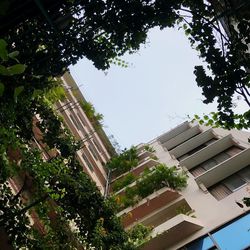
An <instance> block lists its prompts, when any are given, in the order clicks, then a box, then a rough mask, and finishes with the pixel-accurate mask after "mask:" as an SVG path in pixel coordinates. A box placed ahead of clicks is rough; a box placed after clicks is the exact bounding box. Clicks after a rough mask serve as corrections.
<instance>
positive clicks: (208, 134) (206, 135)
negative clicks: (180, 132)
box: [169, 129, 214, 158]
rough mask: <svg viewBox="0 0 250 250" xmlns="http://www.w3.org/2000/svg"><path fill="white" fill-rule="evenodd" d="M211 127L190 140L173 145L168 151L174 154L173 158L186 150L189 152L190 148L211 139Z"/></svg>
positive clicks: (212, 136)
mask: <svg viewBox="0 0 250 250" xmlns="http://www.w3.org/2000/svg"><path fill="white" fill-rule="evenodd" d="M212 131H213V130H212V129H209V130H207V131H205V132H203V133H201V134H199V135H197V136H195V137H193V138H191V139H190V140H188V141H186V142H184V143H182V144H181V145H179V146H177V147H175V148H174V149H172V150H171V151H170V152H169V153H170V154H171V155H174V156H175V158H178V157H180V156H182V155H184V154H186V153H187V152H189V151H190V150H193V149H195V148H196V147H198V146H200V145H202V144H204V143H206V142H207V141H209V140H211V139H213V138H214V134H213V132H212Z"/></svg>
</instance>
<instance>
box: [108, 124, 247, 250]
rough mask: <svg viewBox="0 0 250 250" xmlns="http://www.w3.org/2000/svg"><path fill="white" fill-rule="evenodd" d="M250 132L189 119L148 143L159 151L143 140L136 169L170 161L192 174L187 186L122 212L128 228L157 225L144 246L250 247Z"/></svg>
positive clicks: (158, 249)
mask: <svg viewBox="0 0 250 250" xmlns="http://www.w3.org/2000/svg"><path fill="white" fill-rule="evenodd" d="M249 137H250V133H248V132H244V131H236V130H231V131H226V130H223V129H221V128H209V127H205V126H201V125H199V124H196V123H190V122H184V123H182V124H181V125H179V126H177V127H176V128H174V129H172V130H170V131H169V132H167V133H164V134H163V135H161V136H159V137H158V138H156V139H154V140H152V141H151V142H149V143H148V144H147V145H150V146H152V147H153V148H154V149H155V152H154V153H150V152H147V150H145V149H144V146H145V144H140V145H138V146H137V149H138V152H139V159H140V161H139V165H138V166H137V167H135V168H133V169H132V170H130V173H133V174H135V175H137V176H138V175H140V174H141V173H142V171H143V169H145V168H146V167H148V168H154V167H155V166H157V164H159V163H165V164H166V165H167V166H169V167H171V166H176V167H177V169H179V170H180V171H185V172H186V174H187V175H188V181H187V187H186V188H184V189H183V190H182V191H176V190H173V189H170V188H167V187H164V188H161V189H159V190H157V191H155V192H154V193H152V194H151V195H149V196H148V197H146V198H144V199H142V200H140V201H139V202H138V203H137V204H135V205H133V206H130V207H127V208H125V209H124V210H123V211H121V212H120V213H119V214H118V216H121V218H122V221H123V224H124V226H125V228H126V229H128V228H131V227H132V226H134V225H135V224H137V223H142V224H144V225H146V226H153V230H152V232H151V239H150V240H149V241H148V242H146V243H145V244H144V245H143V246H142V247H141V249H143V250H175V249H182V250H212V249H221V250H243V249H245V250H246V249H250V214H249V213H248V208H247V207H246V206H245V205H244V203H243V202H242V199H243V198H244V197H249V196H250V192H249V189H250V185H249V181H250V144H249V142H248V138H249ZM151 154H154V155H155V156H157V158H158V160H155V159H152V157H150V155H151ZM125 175H126V173H125V174H123V175H122V176H125ZM119 178H121V177H116V179H115V180H117V179H119ZM115 180H113V181H112V183H113V182H114V181H115ZM112 183H111V186H112ZM133 185H135V183H132V184H130V185H129V186H133ZM119 192H120V193H122V192H124V189H122V190H120V191H118V193H119Z"/></svg>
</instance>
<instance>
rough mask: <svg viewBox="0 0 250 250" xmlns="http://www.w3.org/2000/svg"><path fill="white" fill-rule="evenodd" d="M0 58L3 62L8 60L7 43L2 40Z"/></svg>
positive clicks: (0, 42)
mask: <svg viewBox="0 0 250 250" xmlns="http://www.w3.org/2000/svg"><path fill="white" fill-rule="evenodd" d="M0 57H1V59H2V60H3V61H7V60H8V51H7V43H6V42H5V41H4V40H3V39H0Z"/></svg>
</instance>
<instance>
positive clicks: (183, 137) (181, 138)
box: [162, 125, 201, 150]
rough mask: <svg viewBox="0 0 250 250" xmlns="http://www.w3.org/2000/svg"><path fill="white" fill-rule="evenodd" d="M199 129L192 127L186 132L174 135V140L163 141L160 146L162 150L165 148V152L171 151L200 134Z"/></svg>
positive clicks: (197, 126)
mask: <svg viewBox="0 0 250 250" xmlns="http://www.w3.org/2000/svg"><path fill="white" fill-rule="evenodd" d="M200 133H201V131H200V128H199V125H196V126H194V127H191V128H189V129H187V130H185V131H184V132H182V133H180V134H178V135H176V136H175V137H174V138H172V139H170V140H168V141H165V142H164V143H163V144H162V146H163V147H164V148H166V149H167V150H172V149H174V148H175V147H177V146H178V145H180V144H181V143H184V142H185V141H187V140H189V139H191V138H192V137H194V136H196V135H198V134H200Z"/></svg>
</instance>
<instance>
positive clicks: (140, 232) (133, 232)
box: [128, 223, 153, 249]
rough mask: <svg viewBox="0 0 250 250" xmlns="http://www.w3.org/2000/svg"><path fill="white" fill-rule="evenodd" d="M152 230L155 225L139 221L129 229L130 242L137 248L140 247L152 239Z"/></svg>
mask: <svg viewBox="0 0 250 250" xmlns="http://www.w3.org/2000/svg"><path fill="white" fill-rule="evenodd" d="M152 230H153V227H151V226H145V225H143V224H141V223H138V224H137V225H135V226H134V227H133V228H131V229H130V230H128V237H129V242H131V243H132V244H133V246H134V247H135V249H138V247H140V246H141V245H142V244H144V243H146V242H147V241H148V240H150V233H151V232H152Z"/></svg>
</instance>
